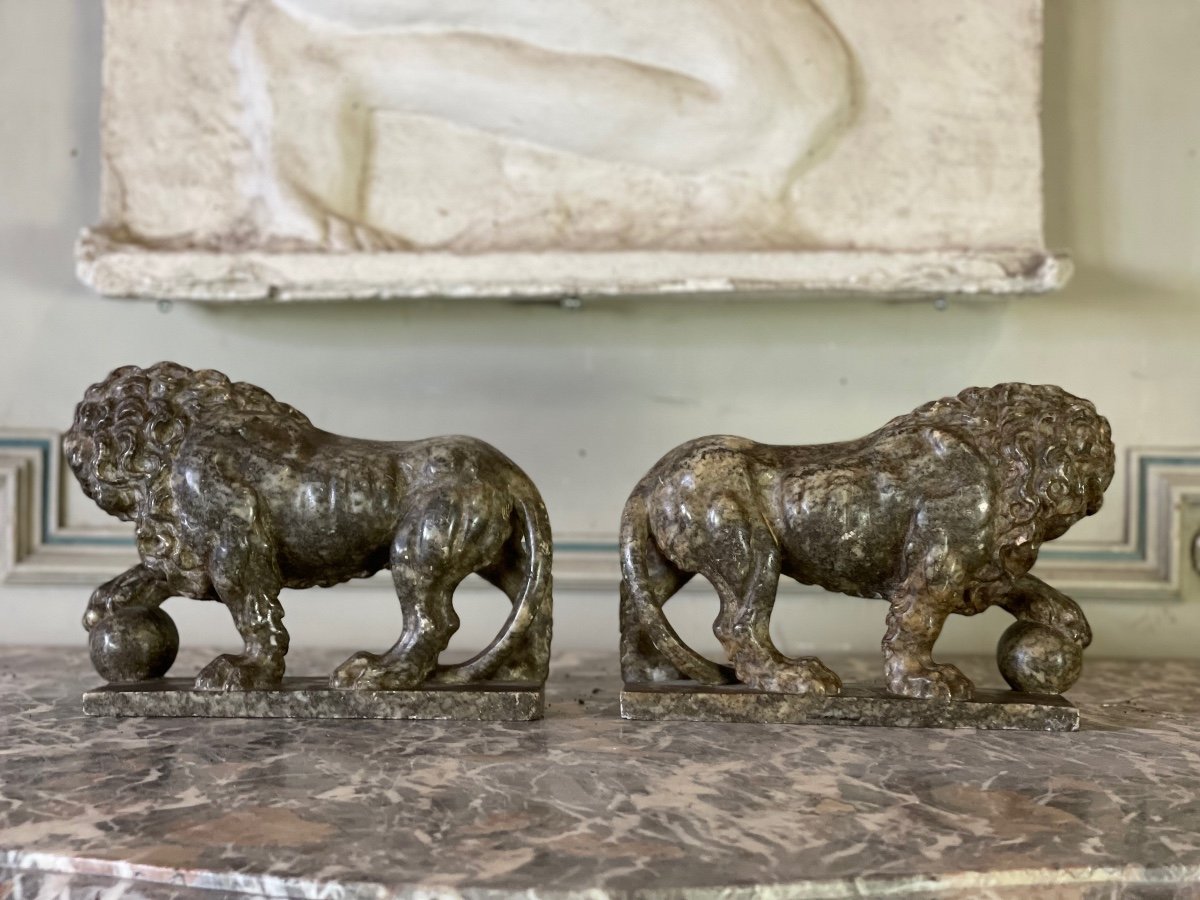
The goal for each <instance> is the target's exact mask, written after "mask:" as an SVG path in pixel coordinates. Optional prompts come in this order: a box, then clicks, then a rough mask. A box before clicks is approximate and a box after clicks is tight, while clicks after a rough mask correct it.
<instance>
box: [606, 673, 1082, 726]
mask: <svg viewBox="0 0 1200 900" xmlns="http://www.w3.org/2000/svg"><path fill="white" fill-rule="evenodd" d="M621 717H622V718H625V719H640V720H644V721H684V722H754V723H760V724H768V725H859V726H882V727H886V728H975V729H986V730H1019V731H1078V730H1079V710H1078V709H1076V708H1075V707H1074V706H1073V705H1072V704H1071V703H1070V702H1068V701H1067V700H1065V699H1063V698H1062V697H1060V696H1057V695H1054V694H1022V693H1018V692H1016V691H997V690H979V689H977V690H976V691H975V697H974V699H972V700H916V699H913V698H911V697H897V696H895V695H894V694H889V693H888V692H887V691H885V690H884V689H883V688H881V687H876V686H874V685H865V684H858V685H854V684H852V685H846V686H845V687H844V688H843V690H842V693H841V694H839V695H838V696H836V697H814V696H802V695H798V694H774V693H767V692H764V691H756V690H753V689H752V688H748V687H746V686H745V685H731V686H728V687H707V686H703V685H697V684H694V683H692V682H681V681H673V682H663V683H658V684H627V685H626V686H625V690H623V691H622V692H621Z"/></svg>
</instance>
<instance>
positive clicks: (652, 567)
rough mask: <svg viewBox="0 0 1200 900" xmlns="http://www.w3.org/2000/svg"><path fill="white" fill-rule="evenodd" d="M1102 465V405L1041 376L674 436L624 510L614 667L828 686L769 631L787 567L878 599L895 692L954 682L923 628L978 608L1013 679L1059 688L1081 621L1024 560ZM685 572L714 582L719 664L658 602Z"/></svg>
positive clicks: (771, 687) (958, 677) (1061, 525)
mask: <svg viewBox="0 0 1200 900" xmlns="http://www.w3.org/2000/svg"><path fill="white" fill-rule="evenodd" d="M1113 467H1114V451H1113V444H1112V440H1111V437H1110V432H1109V425H1108V422H1107V421H1106V420H1105V419H1104V418H1103V417H1102V416H1100V415H1098V414H1097V413H1096V410H1095V407H1094V406H1093V405H1092V404H1091V403H1090V402H1088V401H1087V400H1082V399H1080V398H1078V397H1074V396H1072V395H1071V394H1068V393H1067V392H1066V391H1064V390H1062V389H1061V388H1058V387H1053V386H1048V385H1027V384H1001V385H998V386H996V387H993V388H971V389H968V390H965V391H963V392H962V393H960V394H959V395H958V396H957V397H950V398H946V399H944V400H938V401H935V402H933V403H929V404H926V405H925V406H922V407H920V408H919V409H917V410H915V411H914V412H912V413H910V414H908V415H905V416H900V417H898V418H896V419H893V420H892V421H891V422H889V423H888V424H887V425H885V426H883V427H882V428H881V429H879V430H878V431H876V432H873V433H872V434H869V435H867V436H866V437H863V438H860V439H858V440H855V441H847V442H844V443H835V444H823V445H814V446H798V447H791V446H771V445H765V444H757V443H755V442H753V441H749V440H746V439H744V438H739V437H729V436H717V437H706V438H701V439H699V440H695V441H691V442H689V443H686V444H684V445H682V446H680V447H678V448H676V449H675V450H673V451H671V452H670V453H668V454H667V455H666V456H665V457H663V458H662V459H661V460H660V461H659V462H658V463H656V464H655V466H654V467H653V468H652V469H651V470H650V471H649V473H647V475H646V476H645V477H644V478H643V479H642V480H641V482H639V484H638V486H637V487H636V488H635V489H634V491H633V493H632V495H631V496H630V498H629V501H628V502H627V504H626V506H625V511H624V514H623V516H622V519H621V539H620V546H621V566H622V574H623V579H622V585H621V591H622V593H621V634H622V652H621V658H622V669H623V674H624V678H625V681H626V682H627V683H638V682H653V681H669V680H675V679H680V678H687V679H692V680H694V681H696V682H699V683H702V684H710V685H715V684H730V683H736V682H741V683H744V684H747V685H750V686H752V687H755V688H758V689H761V690H765V691H777V692H789V693H801V694H802V693H814V694H828V693H836V692H838V691H839V690H840V687H841V682H840V680H839V678H838V676H837V675H836V674H834V673H833V672H832V671H830V670H829V669H828V668H827V667H826V666H825V665H823V664H822V663H821V662H820V661H819V660H818V659H817V658H815V657H803V658H789V657H787V656H785V655H784V654H783V653H781V652H780V651H779V650H778V649H777V648H776V647H775V645H774V643H773V642H772V640H771V636H770V633H769V624H770V618H771V611H772V607H773V605H774V602H775V592H776V587H777V585H778V582H779V578H780V576H781V575H786V576H788V577H791V578H794V579H796V580H797V581H800V582H802V583H805V584H816V585H820V586H821V587H824V588H826V589H828V590H831V591H838V592H841V593H845V594H850V595H852V596H857V597H871V598H881V599H884V600H886V601H887V602H888V604H889V610H888V613H887V631H886V634H885V636H884V638H883V657H884V674H885V678H886V683H887V686H888V688H889V689H890V690H891V691H892V692H893V693H896V694H901V695H905V696H910V697H928V698H943V699H950V698H954V699H962V698H968V697H970V696H971V694H972V685H971V682H970V681H968V679H967V678H966V677H965V676H964V675H963V674H962V673H961V672H960V671H959V670H958V669H957V668H955V667H954V666H952V665H947V664H943V663H938V662H935V661H934V658H933V648H934V642H935V641H936V640H937V638H938V635H939V634H940V632H941V629H942V624H943V623H944V622H945V620H946V617H947V616H948V615H950V614H951V613H959V614H961V615H974V614H975V613H979V612H982V611H983V610H985V609H988V608H989V607H991V606H1000V607H1002V608H1003V609H1005V610H1007V611H1008V612H1010V613H1012V614H1013V615H1014V616H1015V617H1016V618H1017V619H1018V622H1017V623H1015V624H1014V625H1013V626H1012V628H1010V629H1009V632H1007V633H1006V635H1005V638H1004V639H1002V640H1001V646H1000V651H1001V652H1000V661H1001V667H1002V670H1003V671H1004V674H1005V677H1006V678H1008V679H1009V681H1010V683H1011V684H1013V686H1014V687H1017V688H1019V689H1022V690H1040V691H1046V692H1060V691H1062V690H1065V689H1066V688H1067V687H1069V686H1070V684H1071V683H1073V682H1074V680H1075V678H1076V677H1077V676H1078V674H1079V667H1080V658H1081V657H1080V651H1081V650H1082V649H1083V648H1084V647H1086V646H1087V645H1088V643H1089V642H1090V640H1091V632H1090V629H1089V627H1088V624H1087V621H1086V619H1085V618H1084V615H1083V612H1082V610H1080V608H1079V607H1078V606H1077V605H1076V604H1075V602H1074V601H1072V600H1071V599H1070V598H1068V597H1066V596H1065V595H1063V594H1062V593H1060V592H1059V591H1056V590H1055V589H1054V588H1052V587H1051V586H1049V585H1047V584H1045V583H1044V582H1042V581H1041V580H1039V579H1038V578H1037V577H1035V576H1034V575H1032V574H1030V568H1031V567H1032V566H1033V564H1034V562H1035V561H1036V559H1037V555H1038V550H1039V548H1040V547H1041V545H1042V544H1043V543H1044V542H1045V541H1050V540H1053V539H1055V538H1057V537H1059V536H1060V535H1062V534H1063V533H1065V532H1066V531H1067V529H1069V528H1070V527H1071V526H1072V525H1073V524H1074V523H1075V522H1077V521H1079V520H1080V519H1082V518H1083V517H1084V516H1088V515H1091V514H1093V513H1095V512H1096V511H1097V510H1098V509H1099V508H1100V505H1101V502H1102V500H1103V496H1104V491H1105V489H1106V488H1107V487H1108V484H1109V482H1110V481H1111V480H1112V476H1113ZM696 574H700V575H702V576H704V577H705V578H706V579H708V581H710V582H711V583H712V584H713V586H714V587H715V588H716V591H717V595H718V597H719V599H720V613H719V615H718V617H717V620H716V623H715V625H714V632H715V633H716V636H717V638H718V639H719V640H720V642H721V644H722V646H723V648H724V650H725V652H726V654H727V655H728V658H729V665H720V664H717V663H714V662H711V661H709V660H707V659H705V658H704V657H702V656H700V655H699V654H698V653H696V652H695V651H693V650H692V649H691V648H690V647H688V646H687V645H685V644H684V643H683V641H682V640H681V639H680V638H679V636H678V635H677V634H676V633H675V632H674V630H673V629H672V628H671V625H670V624H669V622H668V621H667V619H666V617H665V616H664V614H663V604H664V603H666V601H667V600H668V599H669V598H670V597H671V596H672V595H673V594H674V593H675V592H676V591H678V590H679V589H680V588H681V587H682V586H683V585H684V584H685V583H686V582H687V581H688V580H689V579H690V578H691V577H692V576H693V575H696Z"/></svg>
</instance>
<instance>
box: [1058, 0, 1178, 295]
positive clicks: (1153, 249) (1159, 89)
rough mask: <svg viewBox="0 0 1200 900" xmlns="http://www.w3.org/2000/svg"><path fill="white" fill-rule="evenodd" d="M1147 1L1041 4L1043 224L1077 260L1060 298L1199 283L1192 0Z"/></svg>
mask: <svg viewBox="0 0 1200 900" xmlns="http://www.w3.org/2000/svg"><path fill="white" fill-rule="evenodd" d="M1147 12H1148V9H1147V8H1146V7H1145V6H1143V5H1140V4H1132V3H1124V4H1121V3H1114V2H1105V3H1097V2H1095V0H1051V2H1049V3H1047V4H1046V8H1045V56H1044V60H1045V62H1044V66H1045V68H1044V79H1043V80H1044V87H1043V115H1042V127H1043V152H1044V156H1045V200H1046V234H1047V238H1048V244H1049V246H1051V247H1065V248H1068V249H1069V250H1070V252H1071V254H1072V256H1073V258H1074V260H1075V263H1076V276H1075V279H1074V280H1073V281H1072V283H1071V285H1070V286H1069V287H1068V288H1067V291H1066V292H1065V294H1064V295H1063V299H1070V298H1078V297H1086V298H1087V299H1088V300H1089V302H1090V301H1094V300H1100V299H1103V298H1108V297H1113V296H1114V295H1121V296H1122V297H1123V298H1124V302H1125V303H1126V304H1128V302H1129V299H1128V298H1129V295H1131V294H1136V295H1139V296H1141V297H1143V298H1144V299H1147V300H1149V299H1154V300H1160V299H1161V300H1167V299H1168V298H1169V297H1170V296H1175V297H1177V298H1179V297H1181V296H1182V295H1184V294H1192V295H1194V294H1195V293H1196V292H1197V291H1200V254H1197V253H1196V252H1195V248H1196V247H1197V246H1200V94H1198V92H1197V90H1196V87H1195V86H1196V85H1198V84H1200V54H1197V53H1196V52H1195V35H1196V34H1197V33H1200V5H1197V4H1196V3H1195V2H1192V0H1163V2H1160V3H1155V4H1154V10H1153V12H1154V14H1153V15H1147ZM1188 302H1189V303H1194V300H1192V299H1191V298H1188Z"/></svg>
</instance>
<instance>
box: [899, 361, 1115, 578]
mask: <svg viewBox="0 0 1200 900" xmlns="http://www.w3.org/2000/svg"><path fill="white" fill-rule="evenodd" d="M914 425H918V426H934V427H937V428H940V429H945V430H946V431H949V432H950V433H952V434H954V435H956V436H957V437H958V438H960V439H961V440H964V441H966V442H967V443H969V444H971V445H972V446H974V447H975V448H976V450H977V451H978V452H979V454H980V456H981V457H982V458H983V459H985V460H987V461H988V462H989V463H991V464H993V465H995V466H996V477H997V481H998V485H997V487H998V488H999V491H998V496H999V508H998V509H997V510H996V518H995V520H994V521H995V523H996V529H997V530H996V539H997V559H996V563H997V571H996V573H995V575H996V577H1002V576H1003V575H1005V574H1008V575H1020V574H1024V573H1025V572H1026V571H1028V570H1029V567H1030V566H1032V565H1033V563H1034V561H1035V560H1036V558H1037V552H1038V549H1039V548H1040V547H1041V545H1042V543H1043V542H1044V541H1048V540H1053V539H1054V538H1056V537H1058V536H1059V535H1061V534H1063V533H1064V532H1065V531H1066V530H1067V529H1068V528H1070V527H1071V526H1072V525H1074V524H1075V523H1076V522H1078V521H1079V520H1080V519H1082V518H1083V517H1084V516H1090V515H1092V514H1093V513H1095V512H1096V511H1097V510H1099V509H1100V505H1101V503H1102V502H1103V500H1104V491H1105V490H1106V489H1107V488H1108V485H1109V482H1111V481H1112V477H1113V469H1114V466H1115V453H1114V449H1113V443H1112V434H1111V431H1110V429H1109V425H1108V420H1107V419H1105V418H1104V417H1103V416H1101V415H1100V414H1099V413H1097V412H1096V407H1095V406H1093V405H1092V404H1091V403H1090V402H1089V401H1087V400H1084V399H1082V398H1080V397H1076V396H1074V395H1072V394H1068V393H1067V392H1066V391H1064V390H1063V389H1062V388H1060V387H1055V386H1054V385H1040V384H998V385H996V386H995V387H991V388H968V389H967V390H965V391H963V392H962V393H960V394H959V395H958V396H957V397H951V398H947V399H945V400H936V401H934V402H932V403H927V404H925V405H924V406H921V407H919V408H917V409H916V410H914V411H913V412H912V413H910V414H909V415H907V416H901V417H899V418H897V419H894V420H893V421H892V422H891V423H889V425H888V426H886V427H892V428H896V427H904V428H911V427H912V426H914Z"/></svg>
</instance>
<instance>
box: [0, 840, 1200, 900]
mask: <svg viewBox="0 0 1200 900" xmlns="http://www.w3.org/2000/svg"><path fill="white" fill-rule="evenodd" d="M10 874H11V875H15V876H34V877H36V876H60V877H67V878H71V879H75V878H78V879H81V880H86V879H87V878H103V879H106V880H111V881H113V882H116V883H118V884H119V885H121V886H124V887H132V888H134V889H135V890H136V889H138V888H140V889H142V890H143V891H144V892H145V893H144V894H142V896H145V897H146V898H147V900H153V898H155V897H156V894H154V893H151V891H153V890H155V889H165V890H173V891H176V892H180V891H187V892H191V891H195V892H203V894H199V893H198V894H197V896H201V897H213V896H219V895H220V894H222V893H223V894H228V895H235V896H238V897H279V898H301V900H323V898H327V897H333V896H336V897H338V898H339V900H432V898H445V900H501V898H521V900H659V898H661V900H683V898H686V900H692V898H696V900H711V898H713V897H720V898H721V900H743V898H744V900H779V898H785V897H786V898H788V900H827V898H842V897H844V898H851V897H873V896H914V895H916V896H929V895H932V894H936V895H937V896H940V897H945V898H947V900H953V898H965V897H975V896H979V895H980V892H985V891H986V892H993V891H998V890H999V891H1009V890H1013V891H1015V890H1021V891H1022V892H1023V893H1022V896H1038V894H1039V893H1040V892H1042V891H1047V892H1050V893H1049V896H1053V897H1063V896H1076V895H1075V894H1070V895H1064V894H1063V893H1062V892H1063V891H1065V890H1071V889H1076V890H1083V889H1087V888H1102V887H1106V886H1108V887H1131V886H1140V887H1157V888H1164V889H1165V888H1180V887H1184V886H1195V885H1197V884H1200V865H1168V866H1149V867H1147V866H1142V865H1137V864H1127V865H1123V866H1087V865H1079V866H1066V867H1043V868H1039V867H1036V866H1033V867H1024V868H1013V869H1002V870H981V869H962V870H959V871H955V872H945V873H938V874H936V875H927V874H920V873H896V874H890V875H874V876H861V875H860V876H847V877H845V878H814V879H811V880H809V879H792V880H788V881H777V882H770V883H764V884H753V885H748V884H738V883H736V882H733V883H727V884H723V885H695V886H688V885H674V886H670V887H663V888H653V887H650V888H640V887H639V888H609V887H605V886H603V885H594V886H585V887H577V888H546V889H542V888H528V887H513V888H507V887H503V886H494V887H484V886H458V885H455V884H453V883H450V882H437V881H426V882H414V883H411V884H387V883H383V882H373V881H367V880H352V881H336V880H323V879H316V878H299V877H288V876H275V875H249V874H243V873H239V872H220V871H215V870H209V869H172V868H166V867H162V866H153V865H142V864H139V863H136V862H129V861H126V860H109V859H104V858H102V857H84V856H67V855H63V854H55V853H48V852H25V851H13V850H0V887H4V886H6V885H9V883H10V879H9V877H8V876H9V875H10ZM81 886H82V885H81ZM73 895H74V894H72V896H73ZM185 896H187V895H185Z"/></svg>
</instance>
